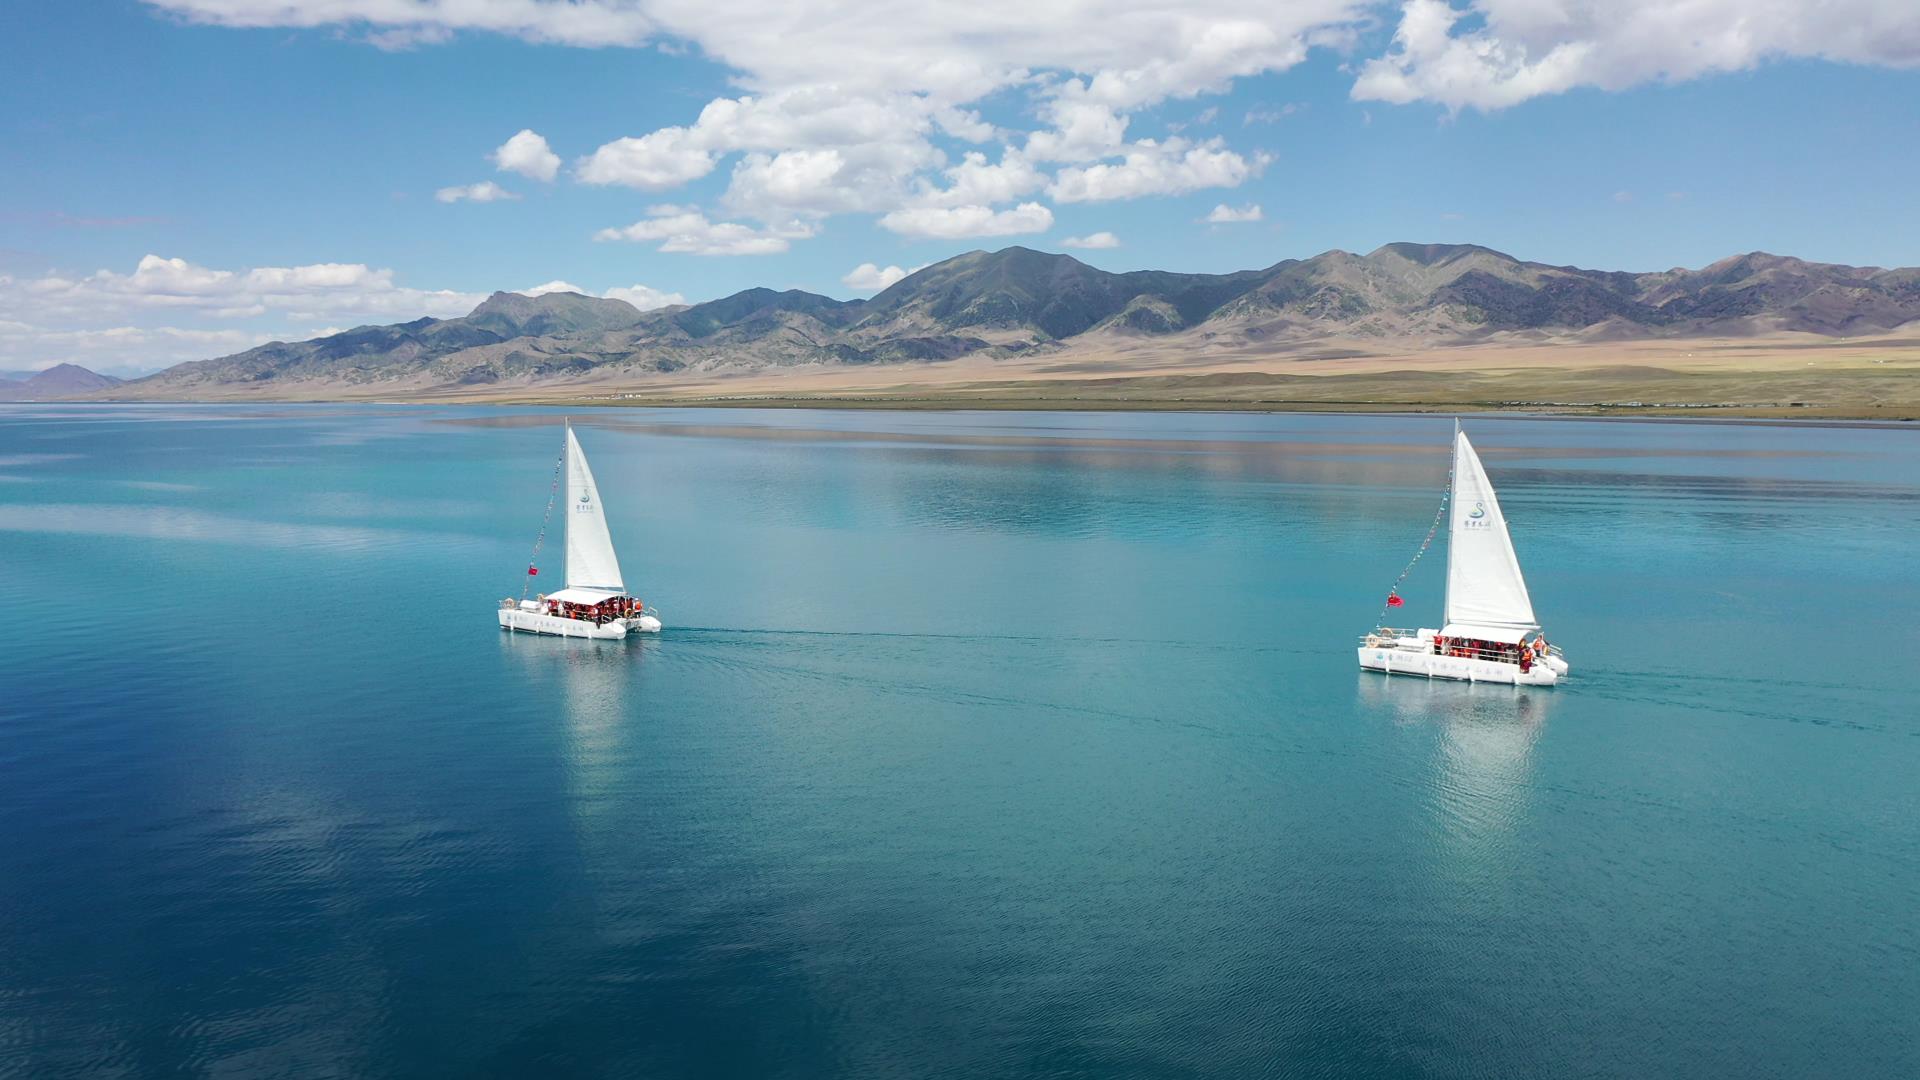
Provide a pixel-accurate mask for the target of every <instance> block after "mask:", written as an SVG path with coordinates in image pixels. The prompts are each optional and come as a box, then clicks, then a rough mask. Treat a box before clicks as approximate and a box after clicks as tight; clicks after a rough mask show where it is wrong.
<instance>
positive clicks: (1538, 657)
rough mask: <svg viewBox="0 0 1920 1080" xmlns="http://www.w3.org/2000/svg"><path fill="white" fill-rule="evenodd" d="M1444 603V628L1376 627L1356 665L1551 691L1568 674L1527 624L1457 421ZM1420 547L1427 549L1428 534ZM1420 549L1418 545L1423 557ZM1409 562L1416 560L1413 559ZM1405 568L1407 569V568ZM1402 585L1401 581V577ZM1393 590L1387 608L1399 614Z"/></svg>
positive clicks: (1515, 577) (1530, 621)
mask: <svg viewBox="0 0 1920 1080" xmlns="http://www.w3.org/2000/svg"><path fill="white" fill-rule="evenodd" d="M1445 509H1446V513H1447V520H1448V529H1447V597H1446V610H1445V617H1444V619H1443V625H1442V626H1441V627H1440V628H1439V629H1437V630H1432V629H1424V628H1423V629H1418V630H1407V629H1402V628H1398V627H1392V626H1379V627H1376V628H1375V629H1374V631H1373V632H1372V633H1370V634H1368V635H1366V637H1365V638H1363V639H1362V640H1361V642H1360V648H1359V655H1360V666H1361V668H1363V669H1365V670H1367V671H1380V672H1385V673H1386V674H1389V675H1422V676H1425V677H1427V678H1430V679H1459V680H1462V681H1466V682H1491V683H1510V684H1512V685H1515V686H1552V685H1554V684H1556V683H1558V682H1559V681H1560V679H1561V678H1562V677H1563V676H1565V675H1566V674H1567V671H1568V667H1567V661H1566V657H1565V656H1563V655H1562V654H1561V652H1560V650H1559V648H1557V647H1555V646H1553V645H1551V644H1549V643H1548V642H1547V639H1546V637H1545V635H1544V634H1542V633H1541V630H1540V623H1539V621H1538V620H1537V619H1535V618H1534V614H1533V599H1532V597H1531V596H1529V595H1528V593H1527V581H1526V577H1525V576H1524V575H1522V574H1521V572H1520V559H1519V557H1518V556H1517V555H1516V554H1515V553H1514V550H1513V538H1512V536H1510V535H1509V534H1508V532H1507V519H1506V517H1505V515H1503V514H1502V513H1501V512H1500V500H1499V499H1498V497H1496V496H1495V494H1494V490H1493V483H1492V482H1491V481H1490V480H1488V479H1487V471H1486V469H1485V468H1484V467H1483V466H1482V465H1481V464H1480V455H1479V454H1478V453H1476V452H1475V451H1474V449H1473V444H1472V443H1471V442H1469V441H1467V436H1466V433H1465V432H1463V431H1461V430H1460V425H1459V423H1458V422H1456V423H1455V424H1454V431H1453V475H1452V479H1451V482H1450V483H1449V485H1448V494H1447V501H1446V508H1445ZM1427 542H1428V543H1431V542H1432V534H1429V535H1428V538H1427ZM1425 550H1426V545H1425V544H1423V545H1422V546H1421V551H1422V553H1424V552H1425ZM1414 559H1415V562H1418V561H1419V556H1418V555H1416V556H1415V557H1414ZM1408 569H1409V570H1411V569H1412V565H1411V564H1409V566H1408ZM1401 577H1402V578H1403V579H1404V578H1405V577H1406V574H1405V573H1404V572H1403V573H1402V574H1401ZM1401 605H1402V601H1401V599H1400V595H1399V585H1398V584H1397V583H1396V584H1395V586H1394V588H1393V590H1392V591H1390V592H1389V593H1388V594H1387V606H1388V607H1389V608H1390V609H1391V608H1396V607H1400V606H1401Z"/></svg>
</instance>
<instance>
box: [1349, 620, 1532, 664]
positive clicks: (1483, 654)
mask: <svg viewBox="0 0 1920 1080" xmlns="http://www.w3.org/2000/svg"><path fill="white" fill-rule="evenodd" d="M1407 641H1418V642H1419V643H1420V646H1421V648H1420V649H1419V651H1421V652H1432V653H1433V654H1434V655H1436V656H1451V657H1457V658H1461V659H1467V660H1491V661H1493V662H1494V663H1499V664H1517V663H1519V662H1520V650H1521V648H1522V647H1523V646H1525V647H1527V648H1531V647H1532V643H1531V642H1522V643H1519V644H1513V645H1500V644H1489V645H1469V644H1467V643H1466V642H1465V641H1457V640H1453V639H1448V638H1436V637H1427V638H1422V637H1421V636H1420V631H1418V630H1402V629H1399V628H1397V627H1392V626H1382V627H1379V628H1377V629H1375V630H1374V632H1373V633H1371V634H1366V635H1364V636H1362V637H1361V639H1360V643H1361V644H1362V645H1364V646H1366V647H1367V648H1369V649H1403V648H1404V646H1403V645H1402V642H1407ZM1436 641H1437V642H1438V647H1436V646H1435V643H1436ZM1547 655H1548V656H1560V655H1562V654H1561V652H1560V647H1559V646H1558V645H1553V644H1549V645H1548V646H1547ZM1534 657H1535V658H1536V659H1538V658H1539V657H1540V651H1539V650H1538V649H1535V650H1534Z"/></svg>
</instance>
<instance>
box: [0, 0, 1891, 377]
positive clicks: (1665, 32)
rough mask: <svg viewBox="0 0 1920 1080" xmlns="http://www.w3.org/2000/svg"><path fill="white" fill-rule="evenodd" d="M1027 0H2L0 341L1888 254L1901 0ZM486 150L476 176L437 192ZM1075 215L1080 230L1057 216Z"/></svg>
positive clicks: (44, 342)
mask: <svg viewBox="0 0 1920 1080" xmlns="http://www.w3.org/2000/svg"><path fill="white" fill-rule="evenodd" d="M1026 7H1029V8H1030V7H1032V5H1030V4H1029V5H1026ZM1057 7H1059V8H1061V10H1060V11H1057V12H1056V11H1047V12H1041V13H1039V14H1035V13H1034V12H1033V11H1028V10H1024V9H1023V7H1022V5H1019V4H1001V3H998V2H997V0H990V2H976V3H969V4H965V5H944V4H903V3H893V2H890V0H845V2H842V3H838V4H824V3H817V2H813V0H791V2H788V3H782V4H773V3H770V2H767V0H710V2H708V3H704V4H693V3H681V2H680V0H579V2H578V3H575V4H573V5H571V6H570V7H569V8H565V9H563V8H561V7H557V6H556V5H555V4H554V3H553V2H552V0H464V2H463V3H449V2H445V0H155V2H153V3H142V2H135V0H76V2H71V3H62V4H46V5H15V6H13V7H12V8H10V9H9V11H8V13H7V15H6V16H5V20H6V27H5V30H6V32H5V33H4V34H0V96H3V100H4V103H5V105H6V108H5V109H4V111H0V125H4V141H5V145H6V147H7V151H6V155H5V167H4V168H3V169H0V370H9V369H30V368H37V367H44V366H46V365H48V364H51V363H55V362H59V361H61V360H72V361H74V362H78V363H82V364H85V365H87V366H89V367H94V368H96V369H99V370H109V371H116V372H120V373H127V372H134V371H142V370H151V369H153V368H156V367H159V366H164V365H165V364H167V363H171V362H175V361H177V360H181V359H189V358H194V357H198V356H208V355H218V354H221V353H225V352H230V351H236V350H237V349H238V348H244V347H246V346H248V345H250V344H254V343H257V342H259V341H263V340H267V339H268V338H270V337H275V336H279V337H305V336H311V335H312V334H313V333H315V332H318V331H321V330H325V329H329V328H333V327H343V326H350V325H355V324H357V323H364V322H394V321H401V320H403V319H406V318H410V317H414V316H417V315H419V314H423V313H431V314H436V315H450V314H456V313H459V312H460V311H461V310H464V308H466V307H468V306H470V305H471V303H472V302H473V300H474V299H475V298H476V297H478V296H481V295H484V294H485V293H488V292H490V291H492V290H495V289H522V290H524V289H528V288H531V287H535V286H539V285H542V284H544V283H549V282H555V281H559V282H564V283H568V284H572V285H577V286H579V287H580V288H582V289H584V290H586V291H589V292H594V293H599V294H608V293H609V291H610V290H619V291H614V292H612V294H613V295H622V296H624V297H627V298H629V299H633V300H635V301H636V302H639V303H642V304H646V303H658V302H664V301H667V300H671V299H673V298H675V297H678V298H683V299H685V300H688V301H699V300H703V299H710V298H713V297H717V296H723V295H726V294H728V293H731V292H733V291H736V290H738V289H741V288H746V287H749V286H753V285H771V286H775V287H798V288H804V289H809V290H813V291H817V292H824V293H828V294H831V295H835V296H842V297H848V296H856V295H866V294H869V293H871V292H872V291H873V288H874V287H876V286H877V285H878V284H880V283H881V282H883V281H885V280H887V276H888V275H885V271H886V270H887V269H888V268H900V269H910V268H912V267H915V266H919V265H922V264H926V263H930V262H934V261H937V260H939V259H942V258H946V257H948V256H950V255H954V254H957V253H959V252H963V251H967V250H971V249H974V248H997V247H1002V246H1005V245H1008V244H1016V243H1017V244H1024V245H1027V246H1030V247H1036V248H1041V249H1046V250H1056V251H1057V250H1072V251H1073V253H1074V254H1076V255H1077V256H1078V257H1080V258H1083V259H1085V260H1086V261H1088V262H1090V263H1093V264H1095V265H1098V266H1102V267H1106V268H1109V269H1116V270H1119V269H1135V268H1143V267H1153V268H1165V269H1177V270H1196V271H1227V270H1235V269H1245V268H1249V267H1258V266H1265V265H1269V264H1272V263H1274V262H1277V261H1279V260H1281V259H1285V258H1292V257H1304V256H1307V255H1311V254H1314V253H1317V252H1320V251H1323V250H1326V249H1329V248H1344V249H1347V250H1354V251H1366V250H1370V249H1372V248H1374V247H1377V246H1378V245H1380V244H1383V243H1387V242H1390V241H1396V240H1413V241H1428V242H1432V241H1450V242H1456V241H1457V242H1473V243H1480V244H1486V245H1488V246H1491V247H1495V248H1498V249H1500V250H1503V251H1507V252H1509V253H1511V254H1514V255H1517V256H1520V257H1523V258H1529V259H1535V260H1539V261H1544V262H1553V263H1571V264H1576V265H1580V266H1587V267H1594V268H1602V269H1629V270H1651V269H1662V268H1666V267H1669V266H1674V265H1686V266H1699V265H1703V264H1705V263H1707V262H1710V261H1712V260H1714V259H1717V258H1721V257H1724V256H1726V255H1729V254H1733V253H1736V252H1741V251H1748V250H1753V249H1764V250H1769V251H1775V252H1781V253H1787V254H1794V255H1799V256H1802V257H1806V258H1810V259H1817V260H1822V261H1834V262H1849V263H1856V264H1878V265H1911V264H1915V263H1920V251H1916V250H1915V248H1916V243H1917V242H1920V228H1916V227H1915V225H1914V221H1915V219H1916V213H1915V211H1916V209H1920V207H1917V206H1916V202H1920V199H1917V198H1916V195H1915V192H1916V191H1920V183H1916V179H1915V178H1916V175H1917V174H1920V168H1916V167H1917V166H1920V69H1917V68H1916V66H1915V65H1916V63H1920V6H1916V5H1913V4H1911V3H1910V0H1903V2H1899V3H1894V2H1890V0H1841V2H1839V3H1837V4H1836V3H1828V4H1826V5H1825V6H1823V7H1818V8H1816V7H1815V6H1814V5H1813V4H1811V3H1808V4H1805V5H1795V4H1791V3H1789V4H1783V5H1780V13H1779V14H1778V15H1777V17H1774V18H1772V20H1771V21H1770V22H1767V23H1765V24H1762V25H1754V24H1753V23H1752V22H1751V19H1752V16H1751V15H1750V14H1749V13H1748V12H1747V8H1748V5H1745V4H1742V3H1734V2H1732V0H1727V2H1724V3H1722V2H1720V0H1702V2H1701V3H1698V4H1695V5H1692V6H1691V8H1690V9H1689V11H1690V14H1688V15H1686V16H1685V18H1687V19H1691V20H1694V21H1693V22H1691V23H1684V24H1683V23H1679V22H1677V21H1676V20H1679V19H1681V16H1677V15H1674V14H1673V13H1671V12H1668V11H1667V10H1666V9H1665V7H1663V6H1662V5H1660V4H1656V3H1653V2H1652V0H1611V2H1601V0H1585V2H1584V3H1583V2H1581V0H1569V2H1564V3H1556V4H1545V3H1543V2H1541V0H1482V2H1480V3H1477V4H1474V5H1472V6H1469V5H1468V4H1466V3H1464V2H1457V3H1456V6H1455V7H1454V8H1452V9H1449V8H1447V7H1446V5H1445V4H1443V3H1441V2H1440V0H1413V2H1412V3H1409V4H1406V5H1400V4H1370V3H1355V2H1350V0H1304V2H1301V3H1298V4H1289V3H1277V4H1276V3H1273V2H1271V0H1269V2H1267V3H1258V4H1255V3H1241V2H1239V0H1219V2H1217V3H1214V2H1212V0H1204V2H1195V3H1193V4H1190V5H1183V6H1182V7H1180V8H1179V9H1177V10H1175V11H1172V12H1167V11H1164V10H1159V9H1156V8H1155V7H1154V6H1153V5H1146V4H1139V3H1133V2H1128V0H1113V2H1111V3H1108V2H1106V0H1092V2H1090V3H1086V4H1082V5H1078V6H1076V7H1075V8H1074V9H1073V10H1071V11H1067V10H1065V6H1064V5H1059V6H1057ZM1716 9H1722V10H1718V11H1716ZM1569 12H1571V14H1569ZM710 103H717V106H718V108H717V109H716V107H715V106H714V105H710ZM703 109H704V110H706V113H705V114H704V116H703ZM523 130H525V131H529V132H532V133H534V136H529V137H527V139H523V140H522V142H524V143H527V144H528V145H531V146H533V151H532V152H531V153H529V154H524V155H522V156H520V157H513V158H511V160H509V159H508V158H500V157H497V156H496V155H497V152H498V151H499V148H501V147H502V145H503V144H505V143H507V141H508V140H509V139H510V138H511V137H513V136H514V135H515V134H516V133H517V132H521V131H523ZM623 139H625V140H630V141H629V142H626V143H622V142H620V140H623ZM529 140H531V141H529ZM542 141H543V142H544V147H540V146H538V145H537V144H538V143H539V142H542ZM969 152H972V153H976V154H979V155H981V160H980V165H981V166H982V168H981V169H980V170H979V171H978V173H977V174H976V175H974V176H972V177H971V178H967V177H962V176H960V175H958V174H954V173H949V172H948V171H947V170H948V169H951V168H953V167H954V166H956V165H958V164H960V163H962V162H963V161H964V160H965V157H964V155H966V154H967V153H969ZM549 153H550V154H551V155H552V157H551V158H549V157H547V156H546V155H547V154H549ZM543 163H544V164H543ZM508 166H517V171H516V169H515V168H513V167H508ZM486 184H492V185H496V187H495V188H488V189H483V190H484V191H496V190H497V191H500V192H506V193H510V194H511V196H513V197H501V198H496V199H493V200H491V201H472V200H471V199H467V198H461V199H458V200H457V201H443V200H442V199H441V198H437V197H436V193H437V192H442V191H449V197H451V191H450V189H456V188H457V189H470V188H471V186H473V185H486ZM1221 206H1226V207H1228V208H1230V209H1232V210H1235V211H1240V212H1241V213H1239V214H1237V215H1235V216H1241V217H1249V218H1250V217H1254V216H1255V215H1253V214H1251V213H1245V212H1244V211H1245V210H1246V209H1247V208H1249V207H1258V209H1259V213H1258V215H1257V216H1258V220H1238V221H1231V222H1226V223H1212V222H1209V221H1208V220H1207V219H1208V218H1209V216H1210V215H1213V214H1214V212H1215V209H1216V208H1217V207H1221ZM619 230H627V232H628V234H629V235H633V236H638V237H641V239H622V238H618V237H617V236H615V235H614V234H615V233H617V232H618V231H619ZM1097 234H1110V236H1111V237H1112V238H1113V240H1114V241H1115V242H1116V243H1117V246H1111V247H1095V248H1085V247H1081V248H1071V247H1066V246H1063V245H1065V244H1067V242H1068V241H1069V240H1070V239H1071V238H1082V239H1084V238H1086V237H1089V236H1094V235H1097ZM663 248H665V249H667V250H662V249H663ZM721 252H750V253H744V254H727V253H721ZM143 260H146V262H145V264H144V265H143ZM862 264H872V268H871V269H872V270H873V271H874V272H872V273H868V274H865V275H855V274H854V271H855V268H856V267H859V266H861V265H862ZM850 277H851V278H852V280H853V281H854V282H855V284H849V283H848V280H849V278H850Z"/></svg>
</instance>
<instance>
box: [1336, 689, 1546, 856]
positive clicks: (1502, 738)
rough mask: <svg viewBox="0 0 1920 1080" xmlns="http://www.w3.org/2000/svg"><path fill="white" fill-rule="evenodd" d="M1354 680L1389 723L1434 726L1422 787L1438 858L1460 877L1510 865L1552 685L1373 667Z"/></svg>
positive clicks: (1362, 695)
mask: <svg viewBox="0 0 1920 1080" xmlns="http://www.w3.org/2000/svg"><path fill="white" fill-rule="evenodd" d="M1359 687H1360V689H1359V694H1360V700H1361V702H1362V703H1364V704H1365V705H1367V706H1369V707H1371V708H1373V709H1377V710H1379V711H1380V712H1382V713H1384V714H1386V715H1388V716H1391V717H1392V718H1393V720H1394V722H1395V723H1396V724H1399V725H1402V726H1405V727H1408V728H1410V729H1417V728H1425V729H1429V730H1433V731H1437V732H1438V733H1439V736H1440V737H1439V739H1438V742H1437V744H1436V746H1435V748H1434V754H1433V757H1432V762H1431V776H1430V777H1429V778H1428V790H1429V793H1430V801H1431V807H1432V813H1433V822H1434V825H1435V828H1436V831H1437V833H1438V836H1439V838H1440V840H1441V843H1442V845H1443V857H1442V858H1441V859H1440V863H1441V865H1442V866H1443V867H1444V868H1445V869H1446V870H1447V871H1448V872H1450V873H1452V874H1454V875H1455V876H1457V877H1459V878H1460V879H1462V880H1472V879H1473V878H1475V877H1476V876H1477V875H1478V874H1479V873H1482V872H1486V871H1489V870H1495V869H1499V868H1501V867H1507V866H1511V865H1512V861H1511V860H1512V841H1513V834H1514V832H1515V830H1516V828H1518V827H1519V825H1520V824H1521V823H1522V822H1523V820H1524V819H1525V817H1526V815H1527V811H1528V808H1529V805H1530V803H1531V801H1532V799H1533V795H1534V786H1533V777H1532V757H1533V750H1534V744H1535V742H1536V741H1537V740H1538V739H1539V738H1540V735H1541V732H1542V730H1543V729H1544V728H1545V726H1546V722H1547V717H1548V714H1549V713H1550V712H1551V711H1552V709H1553V703H1554V696H1555V694H1556V693H1559V692H1560V691H1558V690H1541V689H1534V688H1524V687H1496V686H1480V685H1473V684H1469V683H1460V682H1453V681H1450V680H1445V679H1416V678H1411V677H1404V676H1388V675H1379V674H1376V673H1373V672H1366V673H1363V674H1361V675H1360V677H1359Z"/></svg>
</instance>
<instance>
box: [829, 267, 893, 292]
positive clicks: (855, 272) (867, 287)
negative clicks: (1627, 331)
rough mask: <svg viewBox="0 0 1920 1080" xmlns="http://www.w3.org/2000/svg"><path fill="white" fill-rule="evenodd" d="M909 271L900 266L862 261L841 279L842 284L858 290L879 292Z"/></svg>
mask: <svg viewBox="0 0 1920 1080" xmlns="http://www.w3.org/2000/svg"><path fill="white" fill-rule="evenodd" d="M907 273H908V271H906V270H903V269H901V268H900V267H898V266H888V267H880V266H876V265H874V264H873V263H861V264H860V265H859V266H856V267H854V268H853V269H852V270H849V271H847V275H846V276H845V277H843V278H841V279H840V284H842V285H845V286H846V287H847V288H849V289H853V290H854V291H856V292H879V291H880V290H881V289H884V288H886V287H887V286H889V285H892V284H893V283H894V282H896V281H899V280H900V279H901V278H904V277H906V276H907Z"/></svg>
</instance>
